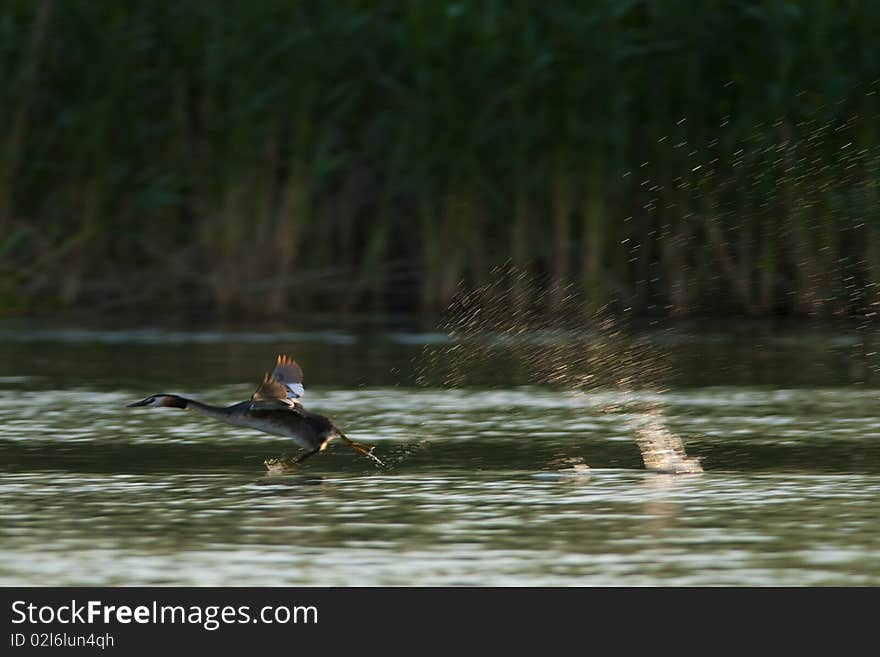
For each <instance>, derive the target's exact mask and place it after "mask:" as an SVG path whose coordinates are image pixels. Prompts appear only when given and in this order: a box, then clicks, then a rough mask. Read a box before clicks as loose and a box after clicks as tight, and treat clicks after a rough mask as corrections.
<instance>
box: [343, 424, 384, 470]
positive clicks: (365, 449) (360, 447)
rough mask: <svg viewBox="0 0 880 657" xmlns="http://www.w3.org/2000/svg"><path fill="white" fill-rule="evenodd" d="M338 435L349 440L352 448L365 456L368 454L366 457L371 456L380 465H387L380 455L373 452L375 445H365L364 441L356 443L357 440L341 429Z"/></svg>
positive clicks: (346, 440)
mask: <svg viewBox="0 0 880 657" xmlns="http://www.w3.org/2000/svg"><path fill="white" fill-rule="evenodd" d="M338 435H339V437H340V438H342V439H343V440H344V441H345V442H347V443H348V444H349V445H351V447H352V449H354V450H355V451H358V452H360V453H361V454H363V455H364V456H366V457H367V458H369V459H373V460H374V461H375V462H376V463H378V464H379V465H385V464H384V463H383V462H382V461H381V460H380V459H379V457H378V456H375V455H374V454H373V450H374V449H376V448H375V447H371V446H370V445H364V444H362V443H356V442H355V441H353V440H352V439H351V438H349V437H348V436H346V435H345V434H344V433H342V432H341V431H339V432H338Z"/></svg>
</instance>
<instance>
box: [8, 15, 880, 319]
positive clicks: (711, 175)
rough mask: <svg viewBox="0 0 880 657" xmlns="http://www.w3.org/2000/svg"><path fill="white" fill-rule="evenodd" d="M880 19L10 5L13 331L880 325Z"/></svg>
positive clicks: (10, 294)
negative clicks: (578, 323) (495, 276)
mask: <svg viewBox="0 0 880 657" xmlns="http://www.w3.org/2000/svg"><path fill="white" fill-rule="evenodd" d="M878 33H880V5H877V4H876V3H871V2H857V1H849V2H831V1H830V0H812V1H809V0H808V1H805V2H800V3H789V2H781V1H771V0H766V1H757V0H756V1H752V2H732V1H724V2H722V1H720V0H715V1H709V2H702V3H693V2H685V1H683V0H667V1H664V2H649V1H646V0H642V1H636V0H630V1H628V0H599V1H597V2H593V3H569V2H561V3H546V2H542V3H539V2H532V1H526V0H514V1H509V0H508V1H505V2H500V1H498V2H493V1H491V0H486V1H484V2H473V3H471V2H458V3H452V2H449V3H439V2H421V1H418V0H412V1H409V2H407V1H404V2H370V3H367V2H357V1H354V0H343V1H341V2H333V3H305V2H303V3H296V2H293V3H292V2H288V1H281V0H265V1H263V2H258V3H254V2H244V1H243V0H233V1H231V2H225V3H176V2H167V1H164V2H163V1H158V0H152V1H147V2H139V3H120V2H112V1H110V0H96V1H93V2H57V1H56V2H53V0H39V1H37V0H34V1H30V0H11V1H10V2H6V3H3V4H2V6H0V81H2V85H0V146H2V152H0V310H2V311H3V312H6V313H16V312H19V313H21V312H24V313H28V312H30V313H33V312H49V311H52V310H55V309H58V308H64V307H70V306H77V307H87V308H91V309H94V310H95V312H108V313H109V312H134V311H138V310H141V311H144V310H149V311H154V310H157V309H162V310H163V311H179V312H194V311H197V312H211V313H220V314H226V315H231V316H248V315H260V314H271V315H283V314H284V313H285V312H287V311H289V310H329V311H338V310H356V309H379V310H381V309H392V310H408V309H412V310H415V309H421V310H422V311H424V312H432V311H436V310H438V309H442V308H443V307H444V306H445V305H446V304H447V303H448V302H449V300H450V298H451V297H452V295H453V294H454V292H455V290H456V288H457V286H458V285H459V283H460V282H461V281H464V283H465V285H470V286H478V285H480V284H484V283H485V282H486V281H487V280H489V279H491V277H492V273H491V272H492V270H493V268H494V267H496V266H497V265H499V264H503V263H506V262H511V263H512V264H513V265H515V266H516V267H518V268H520V269H524V270H528V271H532V272H534V273H539V274H547V277H546V280H548V281H549V282H550V284H548V286H547V288H546V289H543V288H541V287H540V286H535V285H528V284H526V283H525V282H524V281H525V280H527V279H524V278H520V277H514V278H513V279H512V281H511V285H512V286H514V287H515V288H516V289H515V290H514V292H515V293H514V294H513V296H512V298H513V299H515V300H516V301H515V303H517V304H519V305H535V304H538V305H542V304H547V305H549V306H554V305H556V306H559V305H560V304H561V299H562V297H561V296H560V295H562V294H564V292H563V291H564V290H565V286H566V285H574V286H575V287H576V288H577V289H578V291H579V292H582V293H585V294H587V295H589V297H590V298H592V299H593V300H594V302H595V303H596V304H605V303H609V302H610V303H611V304H612V306H613V307H616V308H618V309H625V308H631V309H632V310H633V311H634V312H636V313H640V314H646V315H667V314H678V315H686V314H700V313H716V314H731V313H733V314H747V315H765V316H766V315H780V314H789V315H809V316H829V315H846V316H851V315H870V314H871V313H872V312H873V311H874V310H875V308H876V305H877V304H878V302H880V295H878V291H880V288H878V284H880V241H878V240H880V234H878V231H880V215H878V205H877V200H878V194H877V191H878V183H880V157H878V153H880V152H878V125H880V123H878V108H880V96H878V91H880V46H878V45H877V39H876V35H877V34H878Z"/></svg>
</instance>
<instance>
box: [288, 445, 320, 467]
mask: <svg viewBox="0 0 880 657" xmlns="http://www.w3.org/2000/svg"><path fill="white" fill-rule="evenodd" d="M320 451H321V448H320V447H316V448H315V449H313V450H311V451H308V452H303V453H302V454H299V455H297V456H294V457H293V458H292V459H289V460H287V461H285V462H284V465H296V464H297V463H302V462H303V461H305V460H306V459H307V458H309V457H310V456H314V455H315V454H317V453H318V452H320Z"/></svg>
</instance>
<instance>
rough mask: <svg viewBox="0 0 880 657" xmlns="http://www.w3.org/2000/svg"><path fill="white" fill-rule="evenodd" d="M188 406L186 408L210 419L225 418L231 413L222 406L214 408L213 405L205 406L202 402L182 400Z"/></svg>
mask: <svg viewBox="0 0 880 657" xmlns="http://www.w3.org/2000/svg"><path fill="white" fill-rule="evenodd" d="M181 399H182V400H183V401H184V402H185V403H186V406H184V408H191V409H192V410H194V411H196V412H197V413H201V414H202V415H207V416H208V417H212V418H214V419H221V418H225V417H226V416H227V415H229V412H228V411H227V410H226V409H225V408H224V407H222V406H212V405H211V404H203V403H202V402H199V401H196V400H194V399H185V398H181Z"/></svg>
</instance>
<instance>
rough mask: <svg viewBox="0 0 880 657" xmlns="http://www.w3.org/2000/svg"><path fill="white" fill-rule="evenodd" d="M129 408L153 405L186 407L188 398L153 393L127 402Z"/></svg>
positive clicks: (155, 406) (156, 406)
mask: <svg viewBox="0 0 880 657" xmlns="http://www.w3.org/2000/svg"><path fill="white" fill-rule="evenodd" d="M126 406H128V407H129V408H133V407H135V406H152V407H153V408H160V407H163V406H165V407H170V408H186V400H185V399H183V398H182V397H178V396H177V395H153V396H152V397H147V398H146V399H141V400H140V401H136V402H132V403H131V404H126Z"/></svg>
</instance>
